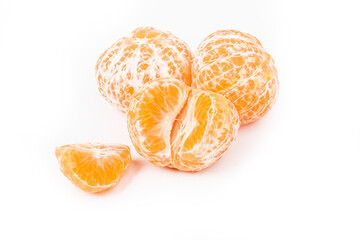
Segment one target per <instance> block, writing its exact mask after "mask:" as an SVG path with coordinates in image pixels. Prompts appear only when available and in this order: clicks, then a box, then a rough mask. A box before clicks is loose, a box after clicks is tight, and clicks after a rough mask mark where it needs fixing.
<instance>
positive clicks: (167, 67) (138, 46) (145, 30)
mask: <svg viewBox="0 0 360 240" xmlns="http://www.w3.org/2000/svg"><path fill="white" fill-rule="evenodd" d="M191 58H192V53H191V50H190V48H189V47H188V46H187V45H186V43H185V42H183V41H182V40H180V39H179V38H177V37H175V36H174V35H173V34H171V33H170V32H164V31H160V30H156V29H154V28H152V27H140V28H137V29H135V30H134V31H133V32H132V34H131V36H130V37H123V38H121V39H119V40H118V41H117V42H115V43H114V44H113V45H112V46H111V47H110V48H109V49H107V50H106V51H105V52H104V53H103V54H102V55H101V56H100V58H99V59H98V61H97V64H96V78H97V81H98V88H99V91H100V93H101V94H102V95H103V96H104V98H105V99H106V100H107V101H108V102H110V103H111V104H113V105H115V106H117V107H118V108H119V109H120V110H121V111H123V112H127V111H128V107H129V103H130V100H131V98H132V95H133V94H134V93H135V92H136V91H138V90H139V89H141V88H142V87H143V85H144V84H145V83H146V82H149V81H150V82H152V81H155V80H156V79H158V78H167V77H173V78H177V79H179V80H181V81H182V82H184V83H186V84H187V85H191V66H190V61H191Z"/></svg>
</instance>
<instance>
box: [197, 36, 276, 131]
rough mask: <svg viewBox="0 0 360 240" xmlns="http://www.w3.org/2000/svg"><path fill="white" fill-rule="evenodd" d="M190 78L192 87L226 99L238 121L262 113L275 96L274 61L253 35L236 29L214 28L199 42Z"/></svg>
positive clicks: (270, 104)
mask: <svg viewBox="0 0 360 240" xmlns="http://www.w3.org/2000/svg"><path fill="white" fill-rule="evenodd" d="M192 77H193V82H192V86H193V87H195V88H200V89H204V90H208V91H212V92H216V93H219V94H221V95H223V96H225V97H226V98H227V99H229V100H230V101H231V102H232V103H233V104H234V105H235V107H236V109H237V111H238V113H239V117H240V122H241V124H247V123H251V122H254V121H256V120H257V119H259V118H261V117H262V116H264V115H265V114H266V113H267V112H268V111H269V110H270V109H271V107H272V106H273V105H274V103H275V101H276V98H277V96H278V88H279V82H278V76H277V70H276V68H275V64H274V60H273V59H272V57H271V56H270V55H269V54H268V53H267V52H266V50H265V49H264V48H263V46H262V45H261V43H260V42H259V40H258V39H257V38H256V37H254V36H252V35H250V34H246V33H242V32H240V31H236V30H220V31H216V32H214V33H212V34H210V35H209V36H208V37H206V38H205V39H204V40H203V41H202V42H201V43H200V45H199V47H198V49H197V51H196V52H195V55H194V59H193V65H192Z"/></svg>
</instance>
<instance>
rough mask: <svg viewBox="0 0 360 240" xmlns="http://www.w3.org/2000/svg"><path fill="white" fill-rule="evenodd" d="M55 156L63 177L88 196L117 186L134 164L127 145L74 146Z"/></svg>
mask: <svg viewBox="0 0 360 240" xmlns="http://www.w3.org/2000/svg"><path fill="white" fill-rule="evenodd" d="M55 155H56V157H57V159H58V161H59V164H60V169H61V171H62V172H63V174H64V175H65V176H66V177H67V178H68V179H69V180H70V181H71V182H72V183H73V184H75V185H76V186H78V187H79V188H81V189H82V190H84V191H87V192H99V191H102V190H105V189H107V188H110V187H112V186H114V185H115V184H116V183H117V181H118V180H119V179H120V177H121V176H122V175H123V173H124V171H125V170H126V168H127V167H128V165H129V163H130V161H131V156H130V149H129V147H128V146H126V145H105V144H71V145H65V146H62V147H57V148H56V149H55Z"/></svg>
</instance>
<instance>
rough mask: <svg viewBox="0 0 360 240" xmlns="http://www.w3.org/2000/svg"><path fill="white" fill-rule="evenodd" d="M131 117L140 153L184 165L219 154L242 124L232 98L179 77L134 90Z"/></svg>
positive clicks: (197, 165) (193, 166)
mask: <svg viewBox="0 0 360 240" xmlns="http://www.w3.org/2000/svg"><path fill="white" fill-rule="evenodd" d="M127 117H128V130H129V134H130V138H131V140H132V143H133V144H134V147H135V149H136V150H137V151H138V152H139V154H140V155H141V156H143V157H145V158H146V159H148V160H149V161H150V162H152V163H154V164H155V165H158V166H167V167H171V168H176V169H179V170H182V171H199V170H202V169H204V168H206V167H208V166H210V165H211V164H213V163H215V162H216V161H217V160H219V159H220V158H221V156H222V155H223V153H224V152H225V151H226V150H227V149H228V148H229V147H230V146H231V144H232V143H233V141H234V140H235V137H236V134H237V130H238V128H239V116H238V114H237V111H236V108H235V107H234V105H233V104H232V103H231V102H230V101H229V100H227V99H226V98H225V97H223V96H221V95H219V94H217V93H213V92H208V91H203V90H199V89H194V88H191V87H189V86H187V85H186V84H184V83H183V82H181V81H179V80H176V79H158V80H157V81H154V82H151V83H149V84H146V86H145V87H144V88H143V89H142V90H141V91H139V92H137V93H136V94H135V95H134V97H133V100H132V101H131V103H130V108H129V112H128V116H127Z"/></svg>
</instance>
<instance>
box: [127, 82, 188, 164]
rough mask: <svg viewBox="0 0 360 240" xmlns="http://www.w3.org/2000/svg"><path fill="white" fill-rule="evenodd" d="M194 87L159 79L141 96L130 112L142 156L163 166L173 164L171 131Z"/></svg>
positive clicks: (130, 123)
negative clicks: (191, 88) (190, 90)
mask: <svg viewBox="0 0 360 240" xmlns="http://www.w3.org/2000/svg"><path fill="white" fill-rule="evenodd" d="M189 89H190V87H187V86H186V85H185V84H184V83H182V82H181V81H177V80H172V79H159V80H157V81H154V82H151V83H148V84H146V88H144V89H143V90H142V91H139V92H137V93H136V94H135V95H134V97H133V101H132V102H131V104H130V110H129V112H128V130H129V135H130V137H131V139H132V141H133V143H134V147H135V149H136V150H137V151H138V152H139V154H140V155H142V156H143V157H145V158H147V159H148V160H149V161H151V162H152V163H154V164H156V165H159V166H168V165H169V164H170V163H171V142H170V134H171V129H172V126H173V124H174V121H175V119H176V116H177V115H178V113H179V112H180V110H181V109H182V107H183V106H184V104H185V102H186V99H187V96H188V92H189Z"/></svg>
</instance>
